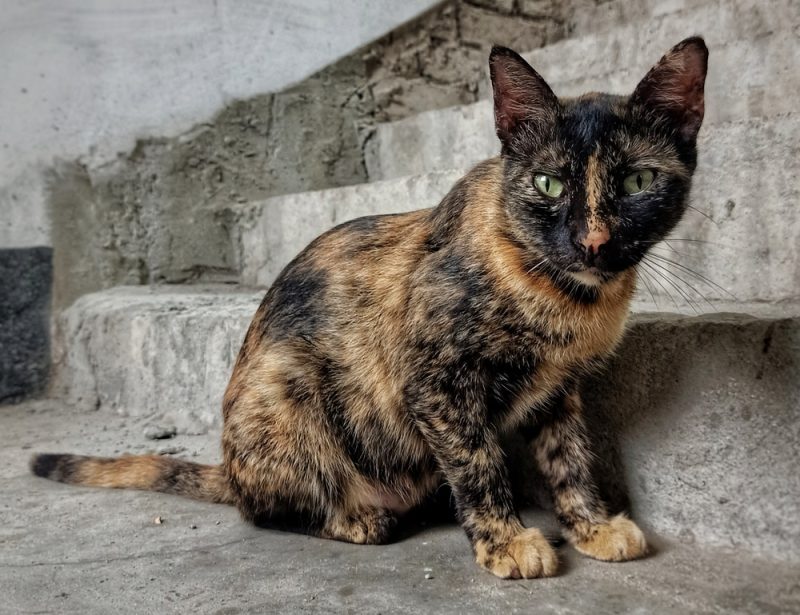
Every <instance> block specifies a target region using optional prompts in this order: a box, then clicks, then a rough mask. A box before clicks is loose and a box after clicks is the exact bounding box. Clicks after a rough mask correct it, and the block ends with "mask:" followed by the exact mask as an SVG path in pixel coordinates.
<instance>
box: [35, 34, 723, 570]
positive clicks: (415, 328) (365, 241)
mask: <svg viewBox="0 0 800 615" xmlns="http://www.w3.org/2000/svg"><path fill="white" fill-rule="evenodd" d="M707 58H708V52H707V50H706V47H705V44H704V43H703V41H702V39H700V38H689V39H687V40H685V41H683V42H681V43H680V44H679V45H677V46H676V47H674V48H673V49H672V50H671V51H670V52H669V53H667V55H666V56H664V57H663V58H662V59H661V61H660V62H659V63H658V64H657V65H656V66H655V67H653V69H651V70H650V72H649V73H648V74H647V76H645V78H644V79H643V80H642V81H641V82H640V83H639V85H638V86H637V88H636V90H635V91H634V93H633V94H632V95H631V96H630V97H627V98H626V97H619V96H610V95H606V94H588V95H585V96H582V97H580V98H576V99H570V100H558V99H557V98H556V96H555V95H554V94H553V92H552V91H551V89H550V88H549V87H548V86H547V84H546V83H545V82H544V80H543V79H542V78H541V77H540V76H539V75H538V74H537V73H536V72H535V71H534V70H533V69H532V68H531V67H530V66H529V65H528V64H527V63H526V62H525V61H524V60H523V59H522V58H521V57H520V56H518V55H517V54H516V53H514V52H513V51H511V50H509V49H505V48H502V47H496V48H494V49H493V50H492V53H491V57H490V68H491V76H492V85H493V88H494V108H495V120H496V126H497V134H498V136H499V138H500V141H501V143H502V153H501V155H500V157H498V158H494V159H491V160H488V161H486V162H484V163H481V164H479V165H478V166H476V167H475V168H474V169H473V170H472V171H470V172H469V173H468V174H467V175H466V177H464V178H463V179H462V180H461V181H459V182H458V183H457V184H456V185H455V187H454V188H453V189H452V190H451V191H450V193H449V194H448V195H447V196H446V197H445V198H444V199H443V200H442V202H441V203H440V204H439V205H438V206H437V207H435V208H433V209H424V210H421V211H416V212H412V213H408V214H399V215H387V216H372V217H366V218H361V219H358V220H354V221H352V222H348V223H346V224H342V225H341V226H338V227H336V228H335V229H333V230H331V231H329V232H327V233H325V234H324V235H322V236H321V237H319V238H318V239H317V240H315V241H314V242H313V243H312V244H311V245H310V246H308V248H306V249H305V250H304V251H303V252H302V253H301V254H300V255H299V256H298V257H297V258H296V259H295V260H294V261H293V262H292V263H291V264H289V265H288V266H287V267H286V269H285V270H284V271H283V272H282V273H281V275H280V276H279V277H278V279H277V280H276V282H275V283H274V285H273V286H272V288H271V289H270V290H269V292H268V293H267V295H266V297H265V299H264V301H263V302H262V304H261V306H260V308H259V309H258V312H257V313H256V315H255V317H254V319H253V322H252V324H251V325H250V328H249V330H248V332H247V337H246V339H245V341H244V345H243V346H242V349H241V352H240V354H239V357H238V359H237V362H236V366H235V368H234V371H233V375H232V377H231V381H230V384H229V385H228V388H227V391H226V393H225V399H224V407H223V412H224V421H225V422H224V431H223V439H222V448H223V453H224V461H223V463H222V465H221V466H204V465H199V464H194V463H190V462H187V461H180V460H175V459H171V458H168V457H159V456H138V457H135V456H134V457H123V458H120V459H101V458H90V457H81V456H76V455H39V456H37V457H35V458H34V459H33V461H32V469H33V472H34V473H36V474H38V475H39V476H46V477H48V478H51V479H55V480H60V481H63V482H67V483H73V484H80V485H92V486H100V487H129V488H138V489H151V490H156V491H162V492H166V493H175V494H180V495H185V496H189V497H194V498H199V499H203V500H209V501H212V502H225V503H231V504H235V505H236V506H237V507H238V508H239V510H240V511H241V514H242V516H243V517H244V518H245V519H248V520H251V521H254V522H256V523H261V522H264V521H269V520H270V519H276V518H278V517H280V518H284V519H290V520H292V519H294V520H298V519H303V520H304V522H305V523H306V526H305V529H306V530H307V531H310V532H312V533H315V534H317V535H319V536H322V537H325V538H332V539H336V540H344V541H349V542H354V543H382V542H385V541H387V540H389V539H390V537H391V529H392V527H393V525H394V523H395V520H396V518H397V516H398V515H402V514H403V513H404V512H405V511H407V510H408V509H409V508H411V507H413V506H415V505H417V504H418V503H420V502H421V501H422V500H423V499H424V498H426V496H428V495H429V494H431V493H432V492H433V491H434V490H435V489H436V488H437V486H438V485H440V484H441V483H442V482H446V483H447V484H448V485H449V486H450V488H451V489H452V493H453V497H454V500H455V504H456V508H457V513H458V517H459V520H460V522H461V524H462V525H463V527H464V530H465V531H466V533H467V536H468V537H469V539H470V541H471V543H472V546H473V549H474V552H475V555H476V557H477V561H478V563H479V564H480V565H481V566H482V567H484V568H486V569H487V570H489V571H491V572H492V573H494V574H495V575H497V576H499V577H504V578H508V577H511V578H519V577H525V578H531V577H539V576H550V575H553V574H555V572H556V570H557V559H556V555H555V552H554V551H553V549H552V547H551V546H550V545H549V544H548V542H547V541H546V540H545V539H544V538H543V536H542V534H541V533H540V532H539V531H538V530H536V529H533V528H528V529H526V528H525V527H524V526H523V525H522V523H521V521H520V518H519V515H518V513H517V511H516V510H515V508H514V504H513V500H512V494H511V490H510V487H509V479H508V476H507V470H506V467H505V465H504V457H503V453H502V452H501V449H500V445H499V436H500V435H501V433H502V432H504V431H506V430H511V429H515V428H519V427H521V426H523V425H528V426H532V427H533V428H534V432H535V433H536V434H537V435H536V436H535V438H534V439H533V441H532V450H533V452H534V454H535V456H536V460H537V461H538V464H539V465H540V467H541V470H542V473H543V475H544V477H545V478H546V480H547V482H548V484H549V487H550V489H551V490H552V493H553V500H554V505H555V510H556V514H557V516H558V519H559V521H560V523H561V524H562V525H563V527H564V531H565V534H566V537H567V538H568V540H569V541H570V542H571V543H572V544H573V545H574V546H575V547H576V548H577V549H578V550H579V551H580V552H582V553H585V554H586V555H589V556H591V557H594V558H597V559H601V560H626V559H630V558H635V557H638V556H640V555H642V554H643V553H645V551H646V549H647V547H646V543H645V539H644V537H643V535H642V532H641V531H640V530H639V528H638V527H637V526H636V525H635V524H634V523H633V522H632V521H630V520H629V519H628V518H626V517H625V516H622V515H620V516H614V517H610V516H609V515H608V513H607V512H606V509H605V507H604V505H603V503H602V502H601V501H600V499H599V497H598V494H597V490H596V488H595V486H594V485H593V484H592V479H591V477H590V472H589V460H590V456H591V453H590V451H589V448H588V440H587V434H586V432H585V428H584V422H583V420H582V416H581V414H582V410H581V401H580V399H579V397H578V393H577V383H578V380H579V378H580V377H581V376H582V375H583V374H585V373H586V372H587V371H588V370H590V369H592V368H593V367H594V366H595V365H596V364H597V363H598V362H599V361H601V360H602V359H603V358H604V357H607V356H608V355H609V353H611V352H612V351H613V350H614V348H615V346H616V345H617V343H618V342H619V341H620V337H621V335H622V332H623V328H624V325H625V320H626V318H627V315H628V310H629V303H630V300H631V297H632V295H633V292H634V285H635V281H636V265H637V263H638V262H639V261H640V260H641V259H642V257H643V256H644V254H645V253H646V251H647V249H648V248H649V247H650V246H652V245H653V244H654V243H656V242H657V241H659V240H660V239H662V238H663V237H664V236H665V235H666V234H667V233H668V232H669V231H670V230H671V229H672V228H673V227H674V226H675V224H676V223H677V222H678V220H679V219H680V217H681V215H682V214H683V211H684V209H685V208H686V205H687V198H688V195H689V187H690V181H691V176H692V173H693V171H694V169H695V164H696V137H697V132H698V130H699V128H700V124H701V122H702V119H703V110H704V103H703V87H704V81H705V75H706V65H707Z"/></svg>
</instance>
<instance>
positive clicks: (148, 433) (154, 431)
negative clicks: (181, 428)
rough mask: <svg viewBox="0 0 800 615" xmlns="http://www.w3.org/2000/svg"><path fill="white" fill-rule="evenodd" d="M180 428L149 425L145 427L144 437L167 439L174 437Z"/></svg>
mask: <svg viewBox="0 0 800 615" xmlns="http://www.w3.org/2000/svg"><path fill="white" fill-rule="evenodd" d="M177 433H178V430H177V429H176V428H175V427H174V426H170V427H164V426H162V425H148V426H147V427H145V428H144V437H145V438H147V439H148V440H167V439H168V438H174V437H175V434H177Z"/></svg>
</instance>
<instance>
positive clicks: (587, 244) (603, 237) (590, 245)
mask: <svg viewBox="0 0 800 615" xmlns="http://www.w3.org/2000/svg"><path fill="white" fill-rule="evenodd" d="M609 239H611V236H610V235H609V233H608V229H600V230H597V229H593V230H591V231H589V232H588V233H587V234H586V237H584V238H583V239H581V244H583V247H584V248H586V252H588V253H589V254H597V253H598V252H599V251H600V246H603V245H605V244H607V243H608V240H609Z"/></svg>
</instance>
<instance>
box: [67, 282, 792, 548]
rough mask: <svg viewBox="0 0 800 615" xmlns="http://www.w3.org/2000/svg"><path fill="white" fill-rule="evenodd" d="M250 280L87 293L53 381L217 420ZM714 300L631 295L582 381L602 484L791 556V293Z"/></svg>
mask: <svg viewBox="0 0 800 615" xmlns="http://www.w3.org/2000/svg"><path fill="white" fill-rule="evenodd" d="M260 294H261V293H255V292H252V291H247V290H244V291H236V290H231V289H218V290H214V289H211V288H204V289H194V288H188V289H187V288H185V287H178V288H176V287H172V288H170V287H162V288H157V289H146V288H141V287H128V288H126V287H120V288H116V289H112V290H110V291H106V292H102V293H96V294H93V295H87V296H85V297H83V298H81V299H80V300H79V301H77V302H76V303H75V304H74V305H73V306H72V307H71V308H69V309H68V310H67V311H66V313H65V314H64V316H63V318H62V320H61V323H60V326H61V328H62V331H63V333H64V339H65V340H66V341H67V346H66V350H63V351H62V352H61V354H60V357H59V360H58V362H57V380H56V381H57V388H56V391H57V392H58V393H59V394H60V395H61V396H62V397H63V398H64V399H66V400H67V401H69V402H70V403H76V404H79V405H81V406H85V407H86V406H88V407H90V408H96V407H100V408H101V409H103V410H109V411H116V412H117V413H121V414H124V415H126V416H131V417H139V418H142V417H146V418H147V419H148V420H150V421H153V422H156V423H159V424H164V423H169V424H172V425H175V426H177V427H178V429H179V431H181V432H187V433H201V432H204V431H205V430H207V429H209V428H211V429H212V430H215V429H217V428H218V426H219V417H220V406H221V399H222V394H223V391H224V388H225V385H226V384H227V379H228V377H229V376H230V372H231V369H232V365H233V361H234V359H235V356H236V353H237V351H238V348H239V345H240V343H241V341H242V339H243V336H244V333H245V330H246V327H247V325H248V323H249V320H250V318H251V316H252V314H253V313H254V311H255V309H256V307H257V305H258V303H259V299H260ZM713 309H714V310H715V311H716V312H715V313H708V314H701V315H690V314H681V313H671V314H665V313H660V312H657V311H653V308H652V307H651V306H648V305H638V306H637V313H636V314H635V316H634V317H633V320H632V325H631V330H630V332H629V334H628V336H627V337H626V339H625V341H624V342H623V344H622V347H621V348H620V351H619V352H618V354H617V355H616V357H615V359H614V360H613V361H612V363H611V364H610V366H609V369H608V370H607V371H605V372H604V373H603V374H602V375H601V376H599V377H598V378H595V379H594V380H593V381H592V382H591V383H590V384H589V385H587V399H588V402H587V407H588V408H590V412H591V416H592V419H591V421H592V424H593V425H595V426H596V429H595V430H594V433H595V435H596V437H597V439H598V445H599V448H600V450H601V451H602V455H601V457H602V458H603V460H604V462H605V464H604V465H603V468H605V469H606V480H605V483H606V484H605V487H604V488H605V489H606V492H607V493H608V494H609V497H610V498H612V499H613V500H614V501H615V502H622V501H624V494H625V493H627V494H628V495H629V497H630V499H631V502H632V505H633V510H634V512H635V514H637V516H638V517H640V518H642V519H643V520H644V523H645V525H646V526H647V527H649V528H651V529H652V530H654V531H656V532H658V533H663V534H665V535H669V536H675V537H679V538H681V539H684V540H687V541H697V542H698V543H703V544H709V545H718V546H729V547H736V546H741V547H745V548H747V549H749V550H750V551H752V552H755V553H762V554H766V555H768V556H770V557H778V558H781V559H785V560H790V561H800V557H799V556H798V554H800V548H799V547H800V514H799V513H800V511H799V510H798V503H800V475H798V474H797V472H796V468H797V467H798V463H800V450H798V448H797V446H796V442H797V441H798V438H800V381H798V379H797V373H798V368H800V306H798V305H796V304H792V305H786V306H782V307H764V306H759V305H744V304H735V305H731V306H727V305H715V306H714V308H713ZM620 468H621V469H620ZM623 471H624V473H623ZM611 476H613V480H610V479H609V477H611Z"/></svg>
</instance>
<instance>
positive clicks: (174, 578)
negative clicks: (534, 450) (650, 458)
mask: <svg viewBox="0 0 800 615" xmlns="http://www.w3.org/2000/svg"><path fill="white" fill-rule="evenodd" d="M0 422H1V423H2V427H3V428H2V429H1V430H0V477H2V483H0V484H2V487H0V489H1V490H2V497H0V588H2V593H3V601H2V605H0V612H3V613H80V614H81V615H85V614H93V613H108V612H115V613H142V612H153V613H187V612H196V613H215V614H219V615H222V614H233V613H245V612H263V613H266V612H281V613H329V612H339V613H341V612H345V613H529V612H536V613H561V614H571V613H575V614H577V613H596V614H598V615H600V614H616V613H675V614H681V615H683V614H685V613H725V614H728V613H761V614H763V613H775V614H778V613H792V612H797V611H798V609H800V583H798V578H800V574H799V573H800V569H798V567H797V565H791V564H786V563H780V562H776V561H770V560H765V559H759V558H757V557H754V556H753V555H752V554H750V553H749V552H748V551H746V550H745V549H742V548H739V549H735V550H726V549H711V548H699V547H697V546H691V545H678V544H674V543H669V542H664V541H662V540H659V539H658V537H657V536H654V535H652V534H651V535H649V539H650V542H651V543H653V544H655V545H656V548H655V553H654V555H652V556H650V557H648V558H647V559H644V560H640V561H636V562H627V563H624V564H607V563H602V562H597V561H593V560H589V559H586V558H583V557H581V556H579V555H577V554H576V553H575V551H574V550H572V549H571V548H569V547H567V546H564V545H562V546H560V547H559V548H558V553H559V557H560V558H561V560H562V564H561V568H560V570H559V575H558V576H557V577H555V578H552V579H545V580H542V579H539V580H531V581H501V580H498V579H495V578H494V577H492V576H490V575H489V574H488V573H485V572H482V571H481V570H479V569H478V567H477V566H476V565H475V564H474V562H473V560H472V555H471V553H470V551H469V545H468V543H467V540H466V538H465V536H464V534H463V531H462V530H461V529H460V528H458V527H457V526H456V525H455V524H454V523H453V522H451V521H439V522H436V523H428V524H422V523H421V522H419V521H415V522H410V523H407V524H406V525H405V526H404V527H403V531H402V533H401V536H402V538H401V539H400V540H399V541H398V542H396V543H394V544H391V545H386V546H376V547H364V546H355V545H348V544H344V543H339V542H333V541H324V540H320V539H316V538H310V537H306V536H301V535H297V534H289V533H283V532H278V531H274V530H261V529H257V528H254V527H251V526H249V525H247V524H245V523H244V522H242V521H241V520H240V519H239V517H238V515H237V513H236V511H235V510H234V509H233V508H229V507H225V506H218V505H213V504H203V503H198V502H193V501H190V500H185V499H181V498H176V497H172V496H165V495H160V494H153V493H143V492H134V491H106V490H99V489H82V488H81V489H79V488H75V487H68V486H65V485H60V484H57V483H52V482H49V481H45V480H43V479H39V478H36V477H33V476H31V475H30V474H29V473H28V470H27V459H28V457H29V455H30V454H31V453H32V452H34V451H74V452H81V453H89V454H92V453H94V454H106V455H114V454H119V453H120V452H121V451H131V452H135V453H142V452H145V451H148V450H157V449H158V448H159V447H160V446H162V445H158V444H157V445H154V444H153V443H152V442H150V441H147V440H146V439H144V437H143V436H142V435H141V429H142V424H141V423H139V422H136V421H134V420H132V419H130V418H128V419H125V418H120V417H115V416H112V415H109V414H107V413H103V412H94V413H86V414H81V413H77V412H76V411H75V410H74V409H70V408H65V407H63V406H61V404H60V403H59V402H38V403H28V404H26V405H24V406H17V407H14V408H13V409H9V408H0ZM169 442H170V444H171V446H173V447H177V448H178V450H181V449H185V450H183V451H182V452H181V453H180V454H181V456H184V457H187V458H189V459H195V460H198V461H205V462H214V461H216V460H217V459H218V453H217V452H216V450H215V439H214V438H212V435H211V434H209V435H208V436H195V437H190V436H177V437H176V438H175V439H174V440H170V441H169ZM159 516H160V517H161V518H162V520H163V523H161V524H160V525H159V524H155V523H154V519H155V518H156V517H159ZM525 519H526V521H527V522H528V524H531V525H536V526H538V527H541V528H542V529H543V530H544V531H545V532H546V533H547V535H549V536H551V537H555V536H556V535H557V528H556V526H555V524H554V522H553V518H552V515H550V514H549V513H542V512H538V511H529V512H527V513H526V514H525ZM193 528H194V529H193ZM426 574H427V575H429V576H431V577H432V578H430V579H427V578H426Z"/></svg>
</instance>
